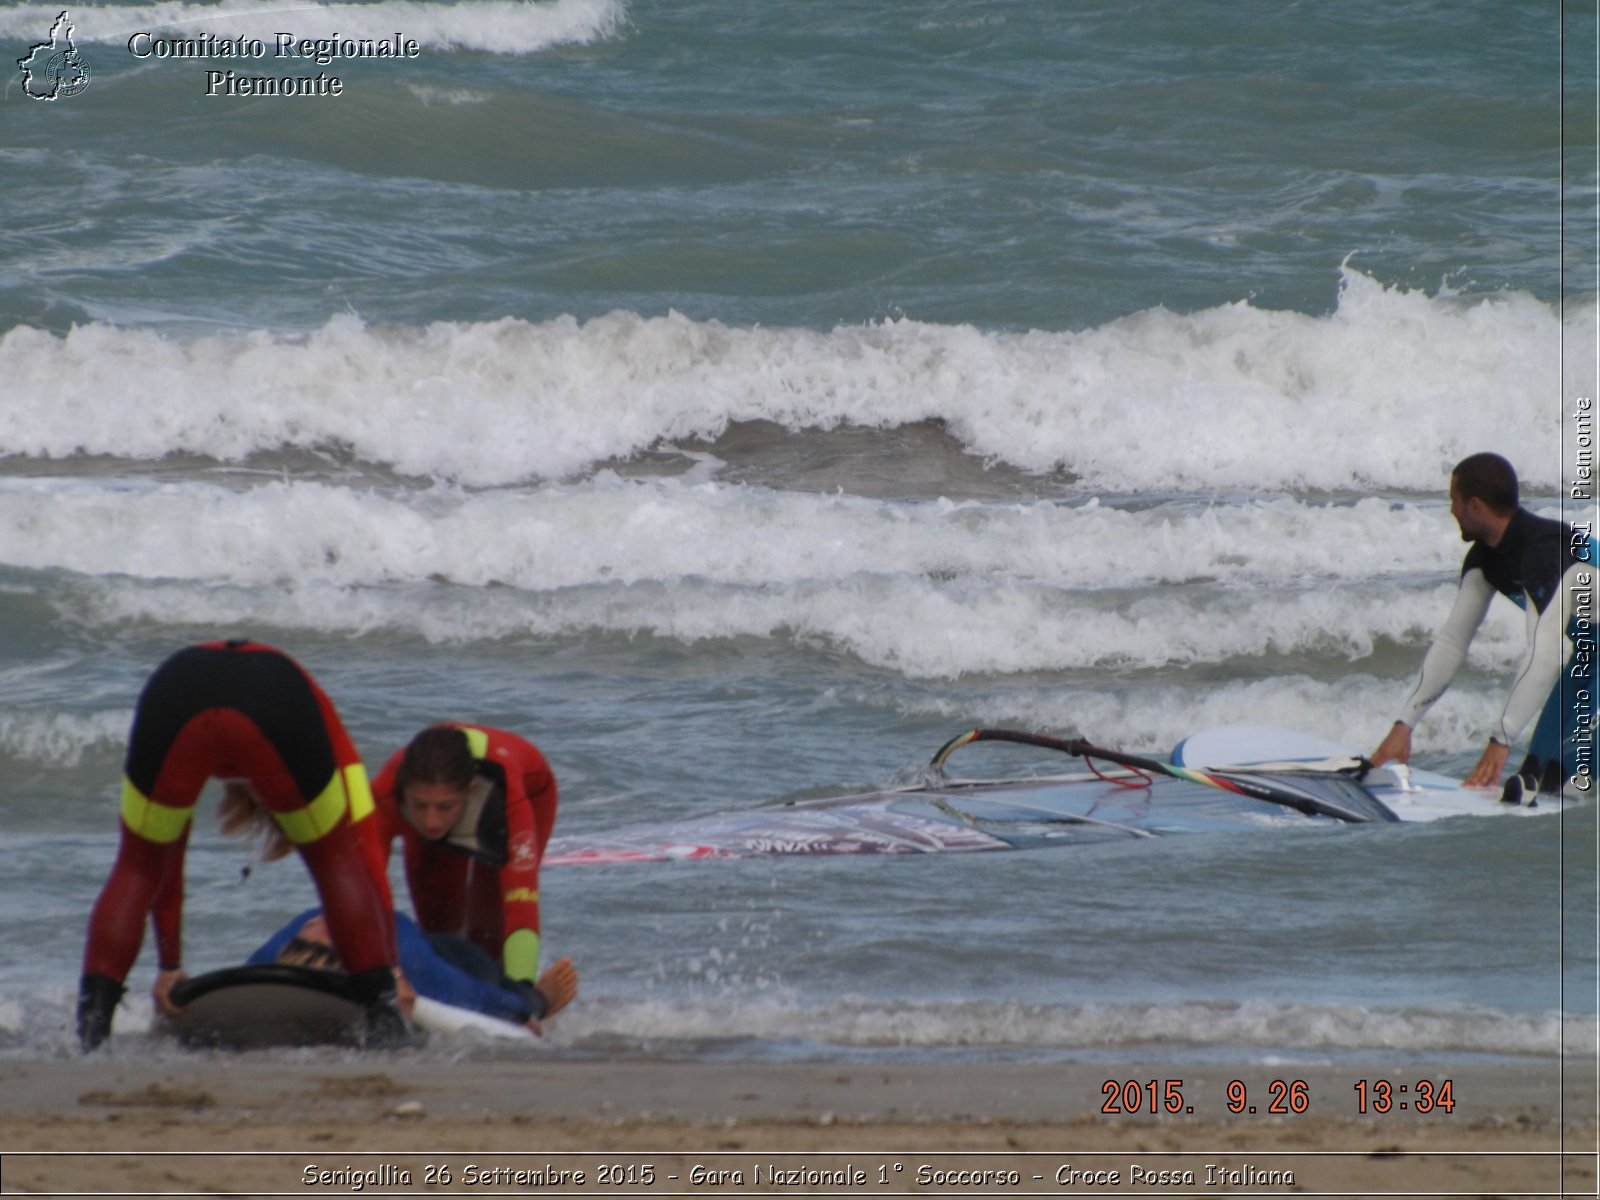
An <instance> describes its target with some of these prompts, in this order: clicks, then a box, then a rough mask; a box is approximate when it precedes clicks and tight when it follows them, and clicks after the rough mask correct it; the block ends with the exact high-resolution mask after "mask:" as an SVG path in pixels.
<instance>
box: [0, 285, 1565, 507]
mask: <svg viewBox="0 0 1600 1200" xmlns="http://www.w3.org/2000/svg"><path fill="white" fill-rule="evenodd" d="M1594 314H1595V308H1594V305H1593V303H1592V302H1589V303H1580V302H1574V303H1573V304H1571V305H1569V306H1568V314H1567V316H1566V325H1565V331H1566V333H1567V335H1568V342H1569V343H1571V342H1574V341H1576V342H1582V341H1584V340H1585V339H1587V343H1588V344H1591V345H1592V344H1593V340H1594V336H1593V329H1594ZM1562 338H1563V323H1562V316H1561V314H1560V313H1559V312H1558V311H1557V310H1556V309H1555V308H1553V307H1552V306H1550V305H1547V304H1544V303H1542V302H1540V301H1538V300H1536V299H1534V298H1532V297H1530V296H1527V295H1524V294H1520V293H1503V294H1499V295H1495V296H1492V297H1487V298H1478V299H1475V300H1461V299H1456V298H1452V297H1428V296H1425V295H1423V294H1421V293H1416V292H1407V291H1404V290H1403V289H1400V288H1386V287H1383V286H1381V285H1379V284H1378V283H1376V282H1374V281H1373V280H1371V279H1369V278H1368V277H1366V276H1364V275H1362V274H1360V273H1359V272H1357V271H1354V270H1352V269H1348V268H1347V269H1346V270H1345V273H1344V286H1343V289H1342V292H1341V298H1340V303H1339V307H1338V310H1337V311H1336V312H1334V313H1333V314H1331V315H1330V316H1326V317H1310V316H1304V315H1301V314H1298V313H1291V312H1275V311H1266V310H1261V309H1257V308H1254V307H1252V306H1250V305H1249V304H1247V303H1243V302H1241V303H1237V304H1231V305H1225V306H1222V307H1219V308H1212V309H1207V310H1204V311H1202V312H1198V313H1194V314H1187V315H1185V314H1178V313H1172V312H1167V311H1165V310H1160V309H1157V310H1152V311H1148V312H1143V313H1139V314H1136V315H1133V316H1129V317H1125V318H1122V319H1119V320H1116V321H1113V322H1111V323H1109V324H1107V325H1104V326H1102V327H1100V328H1097V329H1091V330H1087V331H1083V332H1078V333H1072V332H1058V333H1050V332H1033V333H1026V334H1010V333H997V332H984V331H981V330H978V329H975V328H972V327H969V326H944V325H930V324H924V323H919V322H915V321H890V322H884V323H881V324H875V325H867V326H852V327H840V328H836V329H833V330H831V331H825V332H823V331H812V330H804V329H770V330H769V329H763V328H734V327H730V326H726V325H722V324H720V323H718V322H715V321H693V320H690V319H688V318H686V317H683V316H681V315H678V314H671V315H668V316H664V317H643V316H639V315H637V314H634V313H627V312H615V313H612V314H609V315H607V316H604V317H599V318H596V319H594V320H590V321H587V322H583V323H580V322H578V321H576V320H572V319H565V318H564V319H558V320H552V321H547V322H544V323H541V324H530V323H528V322H525V321H520V320H516V319H509V318H508V319H505V320H501V321H496V322H488V323H482V324H474V325H459V324H447V323H437V324H433V325H430V326H428V327H426V328H375V327H369V326H367V325H365V324H363V323H362V322H361V321H360V320H359V319H358V318H356V317H352V316H341V317H336V318H334V319H332V320H330V321H329V322H328V324H327V325H325V326H324V327H323V328H321V329H320V330H317V331H316V332H314V333H311V334H309V335H306V336H289V335H281V334H272V333H267V332H261V331H257V332H254V333H250V334H244V335H236V336H235V335H228V336H202V337H195V338H191V339H188V340H180V339H178V338H176V337H172V336H166V335H163V334H160V333H156V332H154V331H150V330H128V329H120V328H114V327H111V326H107V325H91V326H84V327H79V328H76V329H74V330H72V331H71V332H70V333H69V334H67V335H66V336H65V337H56V336H54V335H51V334H47V333H44V332H41V331H38V330H34V329H29V328H17V329H13V330H11V331H10V332H9V333H8V334H6V336H5V337H4V338H3V339H0V373H3V374H4V376H5V377H6V378H7V380H8V381H9V382H10V387H9V388H8V389H7V394H6V396H5V397H4V398H0V417H3V418H4V419H3V421H0V451H3V452H5V453H11V454H22V455H34V456H54V457H62V456H69V455H73V454H78V453H94V454H109V455H116V456H121V457H132V458H147V459H157V458H160V457H161V456H163V455H165V454H168V453H169V452H191V453H195V454H202V455H209V456H212V457H215V458H219V459H224V460H239V459H242V458H245V457H247V456H249V455H250V454H252V453H254V452H259V451H270V450H274V449H277V448H280V447H328V446H334V447H340V448H345V449H347V450H348V451H349V452H351V453H353V454H354V455H355V456H356V457H357V458H359V459H361V460H364V461H366V462H369V463H374V464H388V465H391V466H392V467H394V468H395V469H397V470H399V471H401V472H404V473H407V474H411V475H416V476H421V477H425V478H427V477H434V478H441V479H446V480H452V481H456V482H460V483H465V484H471V485H495V484H506V483H511V482H516V481H527V480H548V479H558V478H571V477H573V476H575V475H579V474H582V473H584V472H587V471H589V470H592V469H593V468H594V467H595V466H596V465H597V464H601V463H604V462H606V461H608V460H612V459H617V458H625V457H628V456H631V455H634V454H637V453H639V452H641V451H644V450H647V449H649V448H652V447H656V446H660V445H662V444H671V443H675V442H679V441H683V440H686V439H692V438H715V437H717V436H718V435H720V434H721V433H723V432H724V431H725V430H727V429H728V427H729V426H730V425H732V424H734V423H737V422H749V421H758V420H763V421H770V422H775V423H776V424H778V425H781V426H783V427H785V428H788V429H793V430H799V429H805V428H821V429H832V428H837V427H840V426H845V425H854V426H861V427H867V428H890V427H896V426H902V425H911V424H916V423H919V422H925V421H930V420H937V421H940V422H942V423H943V424H944V427H945V428H946V429H947V430H948V431H949V432H950V433H951V434H952V435H953V436H955V437H956V438H957V439H958V440H959V441H960V442H961V444H962V445H964V446H965V447H966V448H967V449H968V450H969V451H971V452H972V453H974V454H977V455H981V456H984V457H986V458H990V459H993V460H997V461H1002V462H1006V463H1009V464H1012V465H1014V466H1016V467H1019V468H1023V469H1025V470H1030V471H1031V470H1038V471H1042V470H1048V469H1052V468H1063V469H1065V470H1067V471H1070V472H1072V473H1073V474H1075V475H1076V476H1078V477H1079V479H1080V481H1081V483H1082V485H1083V486H1084V487H1085V488H1087V489H1108V490H1118V491H1127V490H1145V491H1150V490H1154V491H1173V490H1182V489H1190V490H1206V489H1216V490H1239V489H1246V490H1256V489H1266V490H1282V489H1305V488H1311V489H1334V490H1350V489H1354V490H1358V491H1360V490H1368V489H1371V488H1373V487H1379V488H1390V489H1403V490H1404V489H1410V490H1419V491H1424V492H1428V493H1436V492H1437V491H1438V490H1439V489H1440V487H1441V481H1442V480H1443V479H1444V477H1445V476H1446V474H1447V473H1448V471H1449V468H1450V466H1451V465H1452V464H1453V463H1454V462H1455V461H1456V460H1457V459H1459V458H1460V457H1462V456H1463V455H1465V454H1467V453H1471V452H1473V451H1475V450H1479V449H1483V448H1485V447H1493V448H1495V449H1497V450H1499V451H1501V452H1503V453H1505V454H1506V455H1507V456H1508V457H1510V458H1511V459H1512V460H1513V461H1514V462H1515V463H1517V464H1518V466H1519V468H1520V469H1521V471H1522V473H1523V475H1524V478H1525V479H1526V480H1527V481H1528V483H1529V484H1530V485H1531V486H1533V487H1535V488H1541V489H1544V490H1546V491H1554V490H1556V489H1558V488H1560V487H1561V486H1562V483H1563V480H1562V464H1561V456H1560V453H1559V447H1560V445H1561V441H1560V439H1561V437H1562V436H1563V414H1562V411H1561V396H1562V393H1563V382H1564V381H1563V379H1562V371H1561V353H1560V352H1561V347H1562ZM1567 367H1568V375H1569V377H1568V379H1567V380H1565V385H1566V390H1567V391H1569V392H1573V393H1575V394H1576V393H1577V392H1581V391H1584V390H1585V389H1589V390H1588V391H1587V393H1586V394H1593V392H1592V389H1593V386H1594V379H1593V364H1592V362H1589V361H1586V360H1585V359H1584V357H1583V356H1582V355H1571V356H1569V362H1568V364H1567Z"/></svg>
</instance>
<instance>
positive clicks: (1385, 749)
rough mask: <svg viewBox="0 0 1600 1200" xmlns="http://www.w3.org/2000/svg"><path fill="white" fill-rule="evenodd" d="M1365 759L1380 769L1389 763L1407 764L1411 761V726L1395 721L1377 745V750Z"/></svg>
mask: <svg viewBox="0 0 1600 1200" xmlns="http://www.w3.org/2000/svg"><path fill="white" fill-rule="evenodd" d="M1367 757H1368V758H1369V759H1370V760H1371V762H1372V765H1373V766H1375V767H1381V766H1382V765H1383V764H1384V763H1386V762H1390V761H1394V762H1403V763H1409V762H1410V761H1411V726H1409V725H1407V724H1405V723H1404V722H1402V721H1396V722H1395V723H1394V726H1393V728H1391V729H1390V730H1389V732H1388V734H1387V735H1386V736H1385V737H1384V739H1383V741H1381V742H1379V743H1378V748H1377V749H1376V750H1374V751H1373V752H1372V753H1371V754H1370V755H1368V756H1367Z"/></svg>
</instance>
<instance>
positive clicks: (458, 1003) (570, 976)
mask: <svg viewBox="0 0 1600 1200" xmlns="http://www.w3.org/2000/svg"><path fill="white" fill-rule="evenodd" d="M394 922H395V938H396V942H397V944H398V945H399V948H400V963H401V965H402V966H403V967H404V968H405V972H406V977H407V978H408V979H409V980H410V981H411V985H412V986H413V987H414V988H416V990H417V994H418V995H421V996H426V997H427V998H428V999H430V1000H437V1001H438V1002H439V1003H440V1004H448V1005H451V1006H452V1007H454V1008H465V1009H470V1010H471V1011H473V1012H478V1013H482V1014H484V1015H485V1016H489V1017H497V1018H499V1019H500V1020H502V1021H509V1022H511V1023H512V1024H514V1025H525V1026H527V1028H528V1031H529V1032H530V1033H533V1034H534V1035H535V1036H538V1035H539V1034H541V1033H542V1032H543V1029H542V1027H541V1025H540V1022H541V1021H543V1020H546V1019H548V1018H549V1017H553V1016H554V1015H555V1014H556V1013H558V1012H560V1011H561V1010H562V1009H563V1008H565V1007H566V1006H567V1004H568V1003H569V1002H570V1001H571V1000H572V998H573V996H575V995H576V994H577V991H578V973H577V972H576V971H575V970H574V969H573V967H572V962H571V960H570V959H566V958H563V959H559V960H557V961H556V962H555V963H553V964H552V965H551V966H550V967H549V968H548V969H547V970H545V972H544V973H543V974H542V975H540V976H539V982H538V983H537V984H536V985H535V984H527V983H523V982H520V981H517V980H512V979H507V978H505V977H504V976H503V975H501V974H500V971H499V968H498V967H497V965H496V964H495V962H494V960H492V959H491V958H490V957H489V956H488V955H487V954H485V953H484V952H483V951H482V950H480V949H479V948H478V947H477V946H474V945H473V944H472V943H470V942H467V941H464V940H462V939H460V938H452V937H450V936H449V935H448V934H433V935H429V934H425V933H423V932H422V930H421V929H420V928H418V926H417V924H416V922H415V921H413V920H412V919H411V918H410V917H408V916H406V915H405V913H395V917H394ZM247 961H248V962H249V963H250V964H251V965H254V964H257V963H271V962H280V963H290V964H293V965H297V966H305V967H314V968H316V969H318V970H324V971H342V970H343V969H344V965H343V963H342V962H341V960H340V958H339V952H338V950H336V949H335V948H334V945H333V940H332V938H331V937H330V936H329V933H328V925H327V922H326V921H325V920H324V919H323V916H322V910H321V909H317V908H313V909H308V910H307V911H306V912H303V913H301V914H300V915H299V916H297V917H295V918H294V919H293V920H291V921H290V922H289V923H288V924H286V925H285V926H284V927H283V928H282V929H280V930H278V932H277V933H275V934H273V935H272V936H271V937H270V938H268V939H267V940H266V941H265V942H264V943H262V945H261V946H260V947H259V948H257V949H256V951H255V952H254V953H253V954H251V955H250V957H249V959H248V960H247Z"/></svg>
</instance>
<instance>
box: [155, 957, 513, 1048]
mask: <svg viewBox="0 0 1600 1200" xmlns="http://www.w3.org/2000/svg"><path fill="white" fill-rule="evenodd" d="M349 984H350V980H349V976H347V975H342V974H339V973H337V972H333V971H319V970H316V969H314V968H311V967H299V966H290V965H287V964H284V963H260V964H256V965H251V966H241V967H228V968H225V969H223V970H220V971H210V972H208V973H206V974H204V975H196V976H195V977H194V978H192V979H186V980H184V981H183V982H181V983H180V984H178V986H177V987H175V988H174V989H173V993H172V997H173V1001H174V1002H175V1003H177V1004H179V1005H181V1006H182V1011H181V1012H180V1013H179V1014H178V1016H176V1017H174V1018H171V1019H170V1020H168V1021H167V1022H166V1023H165V1024H166V1026H167V1028H168V1029H169V1030H170V1031H171V1032H172V1034H173V1035H174V1036H175V1037H176V1038H177V1039H178V1040H179V1041H180V1042H182V1043H183V1044H184V1045H186V1046H191V1047H196V1048H209V1049H227V1050H254V1049H262V1048H265V1047H271V1046H325V1045H334V1046H349V1047H352V1048H354V1047H358V1046H360V1044H361V1029H362V1019H361V1004H360V1002H359V1001H357V1000H356V999H355V998H354V997H353V996H352V995H351V993H350V986H349ZM412 1020H413V1022H414V1023H415V1024H416V1025H417V1027H418V1028H419V1029H422V1030H423V1031H424V1032H426V1033H428V1034H429V1035H430V1036H431V1035H442V1036H456V1035H461V1034H476V1035H479V1036H486V1037H493V1038H511V1039H517V1040H526V1039H527V1038H528V1037H529V1036H530V1035H529V1033H528V1030H527V1029H525V1028H524V1027H523V1026H521V1025H514V1024H512V1023H511V1022H509V1021H502V1020H499V1019H497V1018H495V1017H490V1016H486V1015H484V1014H483V1013H477V1012H472V1011H470V1010H468V1009H464V1008H456V1007H455V1006H453V1005H449V1004H441V1003H439V1002H438V1001H437V1000H430V999H428V997H426V996H418V997H417V1003H416V1007H415V1008H414V1009H413V1011H412Z"/></svg>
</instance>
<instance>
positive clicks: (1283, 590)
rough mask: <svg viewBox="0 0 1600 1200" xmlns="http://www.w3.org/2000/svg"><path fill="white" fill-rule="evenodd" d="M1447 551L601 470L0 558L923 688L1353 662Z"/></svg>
mask: <svg viewBox="0 0 1600 1200" xmlns="http://www.w3.org/2000/svg"><path fill="white" fill-rule="evenodd" d="M1452 533H1453V528H1452V527H1451V526H1450V523H1449V518H1448V516H1447V515H1446V514H1445V513H1444V512H1443V510H1442V509H1440V508H1439V507H1438V506H1437V505H1433V506H1410V505H1403V506H1397V507H1394V506H1390V505H1388V504H1385V503H1381V502H1378V501H1375V500H1368V501H1361V502H1357V503H1355V504H1350V505H1325V504H1310V503H1305V502H1300V501H1291V500H1276V501H1262V502H1251V503H1245V504H1239V505H1229V506H1219V507H1214V508H1213V507H1199V506H1184V505H1171V506H1160V507H1155V508H1149V509H1143V510H1136V511H1127V510H1121V509H1115V508H1112V507H1110V506H1102V505H1094V504H1091V505H1081V506H1062V505H1055V504H1047V503H1034V504H1026V505H1021V504H978V503H961V504H955V503H949V502H942V501H941V502H927V503H916V504H913V503H896V502H881V501H870V500H864V499H860V498H854V497H845V496H816V495H808V494H791V493H779V492H772V491H768V490H766V489H761V488H751V487H743V486H728V485H721V484H717V483H715V482H710V483H685V482H682V481H678V480H671V479H668V480H648V481H624V480H621V479H617V478H616V477H614V476H606V477H602V478H599V479H596V480H593V481H590V482H587V483H584V484H578V485H563V486H555V487H550V488H546V489H543V490H539V491H533V492H523V491H512V492H490V493H475V492H464V491H460V490H458V489H451V488H435V489H431V490H428V491H422V492H405V491H398V490H397V491H394V492H391V493H389V494H379V493H377V492H373V491H354V490H350V489H346V488H339V487H335V486H332V485H328V484H320V483H298V484H297V483H284V482H269V483H266V484H263V485H261V486H258V487H254V488H250V489H246V490H235V489H230V488H226V487H222V486H218V485H215V484H205V483H183V484H160V483H151V482H147V481H127V480H109V481H106V480H100V479H96V478H93V477H77V478H74V479H71V480H67V481H62V480H57V479H27V478H21V479H11V480H6V481H0V561H4V562H6V563H8V564H10V565H12V566H15V567H24V568H32V569H57V570H67V571H71V572H74V573H77V574H80V575H83V576H86V577H90V578H89V580H86V581H83V582H81V583H80V584H79V585H78V586H76V587H74V588H73V590H72V595H73V599H72V604H73V606H74V608H75V611H79V612H81V613H87V614H89V615H90V616H91V617H92V618H93V619H95V620H100V621H106V622H110V623H116V622H122V621H129V620H158V621H179V622H197V623H202V624H213V623H216V622H219V621H220V622H237V621H240V620H245V621H251V620H253V621H264V622H267V623H269V624H273V625H277V626H280V627H288V628H309V629H315V630H323V631H349V632H361V631H367V630H372V629H391V630H397V631H400V632H402V633H408V634H413V635H420V636H423V637H426V638H428V639H430V640H436V641H475V640H479V639H485V638H490V639H493V638H503V637H518V636H535V637H562V636H573V635H580V634H583V633H587V632H592V631H593V632H601V633H612V634H625V635H635V634H640V633H645V634H652V635H656V636H660V637H666V638H675V639H678V640H681V641H684V642H690V643H693V642H698V641H703V640H705V639H713V638H735V637H756V638H774V637H786V636H787V637H795V638H798V639H801V640H814V641H817V642H819V643H823V644H827V645H831V646H834V647H837V648H840V649H843V650H846V651H848V652H849V653H851V654H853V655H855V656H857V657H859V658H860V659H862V660H863V661H865V662H868V663H870V664H873V665H875V666H881V667H886V668H890V669H893V670H895V671H897V672H900V673H902V674H905V675H909V676H914V677H927V678H931V677H954V676H960V675H965V674H971V673H985V672H994V673H1011V672H1026V671H1034V670H1045V671H1057V670H1074V669H1083V668H1104V669H1126V668H1167V667H1186V666H1194V665H1199V664H1206V663H1216V662H1221V661H1235V660H1243V659H1251V658H1256V659H1259V658H1263V657H1265V656H1270V655H1296V654H1309V655H1314V656H1318V657H1324V658H1326V657H1332V658H1335V659H1338V660H1344V661H1359V660H1362V659H1364V658H1367V657H1369V656H1370V655H1372V654H1373V652H1374V650H1375V648H1376V646H1377V645H1378V643H1379V642H1381V641H1387V642H1392V643H1395V644H1400V645H1414V644H1419V643H1421V642H1424V641H1425V640H1426V639H1427V637H1428V636H1429V635H1430V633H1431V631H1432V629H1434V628H1435V627H1436V625H1437V623H1438V621H1439V620H1440V618H1441V614H1442V613H1443V612H1445V611H1446V610H1447V608H1448V606H1449V599H1450V588H1451V584H1450V582H1449V578H1450V575H1451V573H1452V572H1453V570H1454V567H1455V561H1456V560H1455V556H1456V554H1458V553H1459V543H1457V542H1454V541H1453V539H1452V537H1451V534H1452ZM1130 547H1133V548H1136V549H1135V552H1131V553H1130ZM1351 547H1360V550H1361V552H1360V553H1359V554H1352V553H1351V552H1350V548H1351ZM491 584H501V585H509V586H504V587H489V586H486V585H491ZM450 585H456V586H450ZM1176 585H1182V586H1176ZM1521 645H1522V633H1521V630H1520V627H1519V625H1518V622H1517V620H1516V616H1515V614H1514V613H1513V612H1512V610H1511V609H1510V607H1509V606H1496V608H1495V609H1494V610H1492V614H1491V619H1490V620H1489V621H1488V623H1487V624H1486V627H1485V629H1484V630H1483V632H1482V633H1481V634H1480V636H1479V638H1478V641H1477V644H1476V645H1475V647H1474V654H1475V661H1478V662H1480V663H1482V662H1487V663H1491V664H1493V665H1494V666H1495V667H1497V668H1505V667H1508V666H1509V665H1510V664H1511V663H1513V662H1515V661H1516V659H1517V657H1518V656H1519V655H1520V654H1521Z"/></svg>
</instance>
